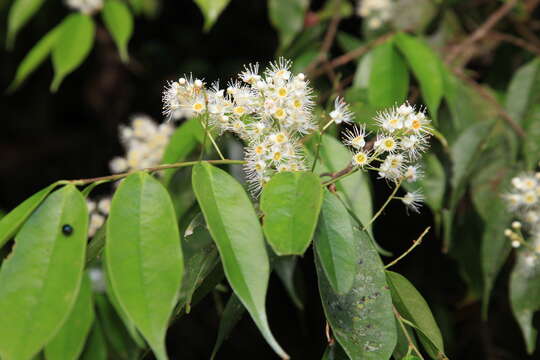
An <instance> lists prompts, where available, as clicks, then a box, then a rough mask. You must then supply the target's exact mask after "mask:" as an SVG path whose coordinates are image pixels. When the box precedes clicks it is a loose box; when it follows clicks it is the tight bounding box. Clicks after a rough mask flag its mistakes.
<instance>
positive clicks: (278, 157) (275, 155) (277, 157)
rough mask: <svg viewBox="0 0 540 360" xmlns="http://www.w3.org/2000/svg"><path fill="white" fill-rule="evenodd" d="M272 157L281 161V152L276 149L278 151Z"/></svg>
mask: <svg viewBox="0 0 540 360" xmlns="http://www.w3.org/2000/svg"><path fill="white" fill-rule="evenodd" d="M272 159H274V161H279V160H281V152H279V151H276V152H275V153H274V156H272Z"/></svg>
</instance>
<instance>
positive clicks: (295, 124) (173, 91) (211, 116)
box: [163, 58, 342, 195]
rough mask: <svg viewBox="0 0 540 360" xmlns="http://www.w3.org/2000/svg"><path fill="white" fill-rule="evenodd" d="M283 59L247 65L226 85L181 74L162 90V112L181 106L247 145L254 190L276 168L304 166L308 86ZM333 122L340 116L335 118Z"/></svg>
mask: <svg viewBox="0 0 540 360" xmlns="http://www.w3.org/2000/svg"><path fill="white" fill-rule="evenodd" d="M290 68H291V62H290V61H288V60H285V59H283V58H280V59H278V60H277V61H276V62H274V63H271V64H270V65H269V66H268V68H267V69H266V70H265V71H264V72H262V73H259V65H258V64H250V65H249V66H245V70H244V71H243V72H241V73H240V74H239V75H238V79H237V80H233V81H230V82H229V84H228V86H227V88H226V89H220V87H219V83H218V82H215V83H213V84H212V85H211V86H210V87H207V84H206V83H205V82H204V81H203V80H201V79H193V77H192V76H191V75H190V76H185V77H182V78H180V79H179V80H178V81H175V82H172V83H170V84H169V85H168V87H167V88H166V89H165V91H164V95H163V102H164V109H165V110H164V112H165V114H166V115H167V116H169V117H170V116H173V115H174V114H175V112H177V111H178V109H185V110H186V111H189V112H191V113H192V114H194V115H199V116H201V119H203V121H204V122H208V124H209V125H210V126H212V127H214V128H216V129H218V130H219V131H220V132H221V133H223V132H226V131H227V132H232V133H234V134H236V135H237V136H238V137H239V138H240V139H242V140H243V141H244V143H245V145H246V148H245V157H246V165H245V171H246V179H247V181H248V182H249V184H250V188H251V190H252V193H253V194H254V195H257V194H258V193H259V192H260V190H261V189H262V187H263V185H264V184H265V183H266V182H268V181H269V179H270V177H271V176H272V175H273V174H275V173H276V172H281V171H302V170H305V169H306V162H305V160H304V158H303V152H302V147H301V144H300V142H299V139H300V137H302V136H304V135H306V134H309V133H311V132H313V131H314V130H315V129H316V128H317V127H316V124H315V123H314V121H313V106H314V103H313V100H312V89H311V87H310V86H309V82H308V81H307V80H306V79H305V76H304V74H301V73H300V74H296V75H294V74H292V73H291V71H290ZM334 115H335V116H336V119H337V120H336V121H335V122H336V123H338V121H341V120H342V119H340V118H338V117H339V116H340V114H338V113H337V112H336V113H335V114H334Z"/></svg>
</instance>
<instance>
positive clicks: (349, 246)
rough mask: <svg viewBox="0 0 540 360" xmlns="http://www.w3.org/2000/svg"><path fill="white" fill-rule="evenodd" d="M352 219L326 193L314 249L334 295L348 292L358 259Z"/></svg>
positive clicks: (338, 201) (338, 202) (338, 203)
mask: <svg viewBox="0 0 540 360" xmlns="http://www.w3.org/2000/svg"><path fill="white" fill-rule="evenodd" d="M351 220H352V219H351V217H350V215H349V213H348V212H347V209H346V208H345V206H343V204H342V203H341V201H340V200H339V199H338V197H337V196H336V195H335V194H332V193H330V192H329V191H325V192H324V201H323V206H322V209H321V216H320V218H319V224H318V226H317V233H316V235H315V241H314V244H315V245H314V247H315V252H316V254H317V255H316V256H317V257H318V259H319V264H320V266H321V268H322V269H323V270H324V274H325V277H326V279H327V280H328V282H329V283H330V285H331V286H332V289H333V291H334V292H335V293H337V294H346V293H348V292H349V290H350V289H351V287H352V284H353V282H354V277H355V271H356V266H357V262H358V259H359V256H358V254H356V245H355V242H356V241H357V239H355V234H354V228H353V224H352V221H351ZM355 255H356V256H355Z"/></svg>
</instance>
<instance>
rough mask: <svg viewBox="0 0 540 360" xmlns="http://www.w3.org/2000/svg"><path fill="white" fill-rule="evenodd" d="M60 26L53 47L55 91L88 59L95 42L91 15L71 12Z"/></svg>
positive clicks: (53, 86)
mask: <svg viewBox="0 0 540 360" xmlns="http://www.w3.org/2000/svg"><path fill="white" fill-rule="evenodd" d="M60 26H61V28H60V34H58V39H56V41H55V43H54V45H53V49H52V63H53V67H54V79H53V82H52V84H51V91H53V92H55V91H56V90H58V87H59V86H60V83H61V82H62V80H64V78H65V77H66V76H67V75H68V74H69V73H71V72H72V71H73V70H75V69H76V68H77V67H78V66H79V65H80V64H81V63H82V62H83V61H84V59H86V57H87V56H88V54H89V53H90V50H91V49H92V45H93V43H94V32H95V25H94V21H93V20H92V18H91V17H90V16H88V15H84V14H79V13H77V14H71V15H68V16H67V17H66V18H65V19H64V21H63V22H62V24H61V25H60Z"/></svg>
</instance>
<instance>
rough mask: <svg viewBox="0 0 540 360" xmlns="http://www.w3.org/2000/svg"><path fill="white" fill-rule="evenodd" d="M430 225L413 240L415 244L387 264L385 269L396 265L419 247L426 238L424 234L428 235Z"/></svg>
mask: <svg viewBox="0 0 540 360" xmlns="http://www.w3.org/2000/svg"><path fill="white" fill-rule="evenodd" d="M429 229H430V227H429V226H428V227H427V228H426V230H424V232H423V233H422V234H420V236H419V237H418V239H416V240H414V241H413V244H412V246H411V247H410V248H409V249H407V251H405V252H404V253H403V254H401V255H400V256H399V257H398V258H397V259H395V260H394V261H392V262H391V263H389V264H387V265H386V266H385V267H384V268H385V269H388V268H389V267H391V266H394V265H396V264H397V263H398V262H399V261H400V260H401V259H403V258H404V257H405V256H407V255H408V254H409V253H410V252H411V251H413V250H414V248H415V247H417V246H418V245H420V244H421V243H422V239H423V238H424V236H426V234H427V233H428V231H429Z"/></svg>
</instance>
